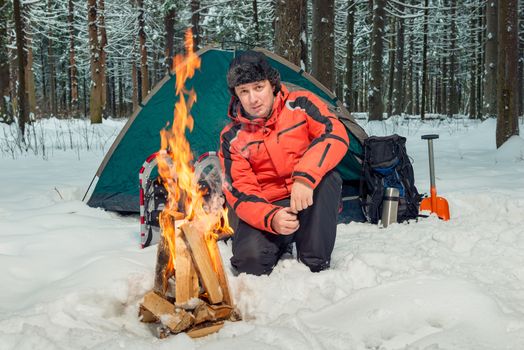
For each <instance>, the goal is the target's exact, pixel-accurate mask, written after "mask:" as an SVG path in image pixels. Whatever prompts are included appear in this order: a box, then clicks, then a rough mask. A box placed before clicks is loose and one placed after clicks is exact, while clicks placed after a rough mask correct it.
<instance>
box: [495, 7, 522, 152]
mask: <svg viewBox="0 0 524 350" xmlns="http://www.w3.org/2000/svg"><path fill="white" fill-rule="evenodd" d="M498 40H499V49H498V57H497V61H498V69H497V100H498V102H499V103H498V108H497V111H498V115H497V134H496V135H497V148H499V147H500V146H502V144H504V142H506V140H508V139H509V138H510V137H511V136H513V135H518V134H519V124H518V114H517V113H518V101H517V100H518V86H517V84H518V76H517V74H518V69H517V65H518V45H519V42H518V1H517V0H506V1H501V2H499V8H498Z"/></svg>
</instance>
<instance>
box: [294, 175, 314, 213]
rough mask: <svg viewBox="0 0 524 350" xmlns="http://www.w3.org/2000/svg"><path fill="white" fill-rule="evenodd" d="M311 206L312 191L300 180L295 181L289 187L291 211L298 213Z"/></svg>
mask: <svg viewBox="0 0 524 350" xmlns="http://www.w3.org/2000/svg"><path fill="white" fill-rule="evenodd" d="M311 205H313V189H312V188H311V187H309V186H308V185H307V184H305V183H304V182H301V181H300V180H295V182H294V183H293V186H292V187H291V204H290V206H291V211H292V212H293V213H295V214H298V212H299V211H301V210H304V209H306V208H307V207H309V206H311Z"/></svg>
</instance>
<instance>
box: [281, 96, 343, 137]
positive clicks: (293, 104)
mask: <svg viewBox="0 0 524 350" xmlns="http://www.w3.org/2000/svg"><path fill="white" fill-rule="evenodd" d="M289 107H290V108H291V109H296V108H300V109H303V110H304V111H305V112H306V113H307V114H308V115H309V116H310V117H311V118H313V120H315V121H317V122H319V123H321V124H324V126H325V128H326V130H325V133H326V134H330V133H331V132H332V131H333V124H332V123H331V120H329V117H328V116H325V115H322V113H320V110H319V109H318V107H317V106H316V105H315V104H314V103H313V102H311V100H309V99H308V98H307V97H306V96H299V97H297V99H296V100H295V101H290V102H289Z"/></svg>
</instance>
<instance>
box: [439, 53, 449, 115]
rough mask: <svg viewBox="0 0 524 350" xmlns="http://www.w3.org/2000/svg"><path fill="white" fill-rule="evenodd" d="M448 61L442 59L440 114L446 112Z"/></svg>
mask: <svg viewBox="0 0 524 350" xmlns="http://www.w3.org/2000/svg"><path fill="white" fill-rule="evenodd" d="M448 90H449V89H448V60H447V59H446V57H444V58H443V59H442V88H441V89H440V91H442V107H441V110H442V113H443V114H445V113H447V112H448V96H449V95H448V94H449V91H448Z"/></svg>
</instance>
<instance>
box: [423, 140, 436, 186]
mask: <svg viewBox="0 0 524 350" xmlns="http://www.w3.org/2000/svg"><path fill="white" fill-rule="evenodd" d="M420 138H421V139H422V140H428V153H429V181H430V185H431V188H432V189H433V188H435V192H436V187H435V161H434V159H433V140H434V139H438V135H437V134H428V135H422V136H421V137H420ZM432 195H433V193H432ZM435 195H436V193H435Z"/></svg>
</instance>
